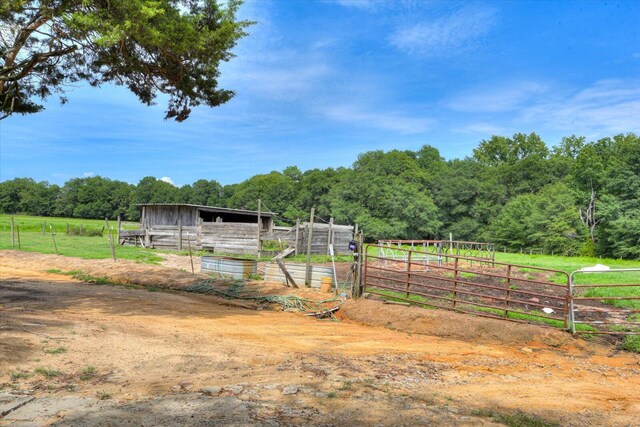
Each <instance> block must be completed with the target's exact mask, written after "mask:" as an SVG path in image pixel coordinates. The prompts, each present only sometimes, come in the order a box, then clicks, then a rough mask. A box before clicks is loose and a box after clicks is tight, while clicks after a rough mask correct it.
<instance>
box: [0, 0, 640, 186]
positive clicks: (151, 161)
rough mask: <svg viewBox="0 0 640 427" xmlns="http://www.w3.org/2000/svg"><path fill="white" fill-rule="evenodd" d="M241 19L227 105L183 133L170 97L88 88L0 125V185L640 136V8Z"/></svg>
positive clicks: (254, 4) (275, 7)
mask: <svg viewBox="0 0 640 427" xmlns="http://www.w3.org/2000/svg"><path fill="white" fill-rule="evenodd" d="M240 15H241V18H243V19H251V20H255V21H257V22H258V24H257V25H255V26H253V27H251V29H250V35H249V36H248V37H247V38H245V39H243V40H242V41H241V42H240V43H239V45H238V46H237V48H236V50H235V52H236V54H237V57H236V58H235V59H233V60H232V61H231V62H229V63H226V64H224V65H223V67H222V79H221V84H222V87H224V88H227V89H232V90H235V91H236V94H237V95H236V97H235V98H234V99H232V100H231V101H230V102H229V103H228V104H226V105H224V106H222V107H218V108H214V109H208V108H205V107H201V108H198V109H196V110H194V112H193V113H192V116H191V118H190V119H189V120H187V121H186V122H183V123H175V122H171V121H164V120H163V119H162V118H163V116H164V110H165V106H166V104H165V100H164V99H163V98H160V99H159V100H158V105H156V106H154V107H146V106H144V105H142V104H140V103H139V102H138V101H137V99H136V98H135V96H134V95H133V94H131V93H129V92H128V91H127V90H126V89H123V88H118V87H114V86H103V87H101V88H99V89H95V88H89V87H86V86H83V85H80V86H77V87H74V88H71V90H70V91H69V92H68V94H67V95H68V98H69V101H70V102H69V103H68V104H66V105H64V106H61V105H59V103H58V101H57V100H56V99H53V98H52V99H51V100H49V101H48V102H47V103H46V110H45V111H44V112H42V113H39V114H35V115H31V116H14V117H11V118H9V119H6V120H3V121H0V180H2V181H4V180H7V179H12V178H14V177H32V178H34V179H36V180H38V181H41V180H46V181H49V182H50V183H55V184H63V183H64V182H65V181H67V180H68V179H71V178H74V177H82V176H92V175H101V176H105V177H109V178H112V179H118V180H122V181H127V182H131V183H134V184H135V183H137V182H138V181H139V180H140V179H141V178H143V177H145V176H149V175H151V176H155V177H157V178H162V177H166V178H168V179H170V180H171V181H172V182H174V183H175V184H176V185H184V184H190V183H192V182H194V181H196V180H197V179H200V178H205V179H215V180H217V181H219V182H221V183H222V184H231V183H236V182H241V181H243V180H245V179H247V178H249V177H251V176H253V175H255V174H260V173H268V172H270V171H272V170H278V171H282V170H283V169H284V168H285V167H287V166H290V165H297V166H298V167H300V168H301V169H302V170H303V171H304V170H307V169H313V168H327V167H338V166H350V165H351V164H352V163H353V162H354V161H355V160H356V158H357V155H358V154H359V153H362V152H365V151H369V150H378V149H382V150H390V149H409V150H417V149H419V148H420V147H421V146H422V145H424V144H429V145H432V146H434V147H436V148H438V149H439V150H440V153H441V154H442V155H443V156H444V157H445V158H462V157H465V156H468V155H471V154H472V149H473V148H474V147H475V146H477V144H478V143H479V142H480V141H481V140H483V139H487V138H489V137H490V136H491V135H493V134H498V135H508V136H509V135H512V134H513V133H515V132H526V133H528V132H537V133H538V134H540V135H541V136H542V138H543V139H544V140H545V141H546V142H547V144H549V145H555V144H557V143H558V142H559V141H560V139H561V138H562V136H566V135H571V134H577V135H583V136H586V137H587V138H588V139H596V138H599V137H603V136H612V135H614V134H617V133H621V132H640V30H639V28H640V25H638V22H640V2H633V1H627V2H596V1H588V2H587V1H584V2H578V1H569V2H562V1H553V2H552V1H534V2H526V1H509V2H507V1H502V2H479V1H478V2H455V1H447V2H431V1H400V0H396V1H385V0H379V1H377V0H370V1H367V0H353V1H350V0H336V1H329V0H327V1H302V0H299V1H293V0H290V1H286V0H279V1H267V0H257V1H248V2H246V3H245V4H244V5H243V6H242V8H241V12H240Z"/></svg>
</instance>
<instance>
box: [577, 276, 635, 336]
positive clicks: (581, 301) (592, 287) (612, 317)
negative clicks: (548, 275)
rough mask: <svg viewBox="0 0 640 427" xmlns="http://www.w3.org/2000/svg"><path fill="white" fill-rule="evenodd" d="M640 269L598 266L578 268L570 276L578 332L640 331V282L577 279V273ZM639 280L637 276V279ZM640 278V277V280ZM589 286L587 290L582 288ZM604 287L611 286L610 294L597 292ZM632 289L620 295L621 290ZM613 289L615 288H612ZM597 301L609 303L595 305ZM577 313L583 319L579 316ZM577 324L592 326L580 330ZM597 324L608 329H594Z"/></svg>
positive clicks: (631, 332) (614, 332)
mask: <svg viewBox="0 0 640 427" xmlns="http://www.w3.org/2000/svg"><path fill="white" fill-rule="evenodd" d="M630 272H638V273H640V268H619V269H608V268H603V269H594V268H587V269H582V270H577V271H574V272H573V273H571V275H570V276H569V294H570V298H571V299H570V303H569V305H570V316H569V317H570V319H569V320H570V324H571V332H572V333H574V334H611V335H640V309H638V307H640V283H629V284H627V283H616V284H582V285H578V284H576V283H575V277H576V275H581V274H607V273H630ZM633 280H635V279H633ZM638 282H640V280H638ZM583 289H586V291H584V292H583V291H582V290H583ZM602 289H607V290H608V292H604V293H605V294H608V296H602V295H597V294H599V293H602V292H600V291H601V290H602ZM624 290H628V291H630V292H628V293H629V295H618V296H615V294H616V293H618V294H620V291H623V293H624ZM611 291H613V292H611ZM594 302H603V303H605V304H607V309H606V310H605V309H603V308H602V307H598V305H594V304H593V303H594ZM576 313H578V314H579V315H581V316H580V317H581V320H576ZM576 325H589V326H592V327H591V328H588V329H586V328H585V329H584V330H576ZM594 327H598V328H604V330H591V329H595V328H594Z"/></svg>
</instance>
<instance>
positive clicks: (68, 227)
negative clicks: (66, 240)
mask: <svg viewBox="0 0 640 427" xmlns="http://www.w3.org/2000/svg"><path fill="white" fill-rule="evenodd" d="M68 235H69V223H67V236H68Z"/></svg>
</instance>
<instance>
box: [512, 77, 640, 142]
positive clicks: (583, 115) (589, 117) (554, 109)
mask: <svg viewBox="0 0 640 427" xmlns="http://www.w3.org/2000/svg"><path fill="white" fill-rule="evenodd" d="M522 118H523V119H524V120H527V121H529V122H534V123H544V124H545V125H547V126H548V127H551V128H555V129H559V130H566V131H572V132H575V133H588V132H589V133H592V134H608V133H612V132H638V131H640V119H639V118H640V80H622V79H609V80H600V81H597V82H595V83H593V84H591V85H590V86H588V87H586V88H583V89H581V90H578V91H574V92H569V93H565V94H561V95H560V96H556V97H553V98H547V97H545V98H542V99H540V100H537V102H535V103H534V104H533V105H532V106H531V107H529V108H525V109H524V110H523V112H522Z"/></svg>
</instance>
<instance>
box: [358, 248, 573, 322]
mask: <svg viewBox="0 0 640 427" xmlns="http://www.w3.org/2000/svg"><path fill="white" fill-rule="evenodd" d="M388 249H389V248H388V247H387V246H384V245H367V247H366V249H365V253H366V254H367V255H366V258H365V262H364V274H363V291H364V292H367V293H370V294H374V295H379V296H381V297H384V298H385V299H391V300H395V301H402V302H407V303H410V304H415V305H420V306H426V307H436V308H443V309H447V310H453V311H457V312H461V313H469V314H473V315H476V316H484V317H492V318H497V319H504V320H509V321H513V322H521V323H535V324H538V325H541V326H547V327H553V328H558V329H564V330H568V329H569V324H568V319H569V304H568V301H569V275H568V274H567V273H566V272H564V271H559V270H550V269H545V268H538V267H530V266H521V265H515V264H507V263H500V262H495V261H493V260H491V259H487V258H478V257H463V256H458V255H452V254H447V255H446V256H440V255H436V257H437V258H436V259H434V254H433V253H431V252H423V251H420V250H415V249H405V248H403V247H396V248H394V253H393V254H389V251H388ZM371 252H377V253H378V255H373V254H372V253H371ZM550 275H552V276H553V278H554V279H553V281H551V280H549V279H547V277H548V276H550Z"/></svg>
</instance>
